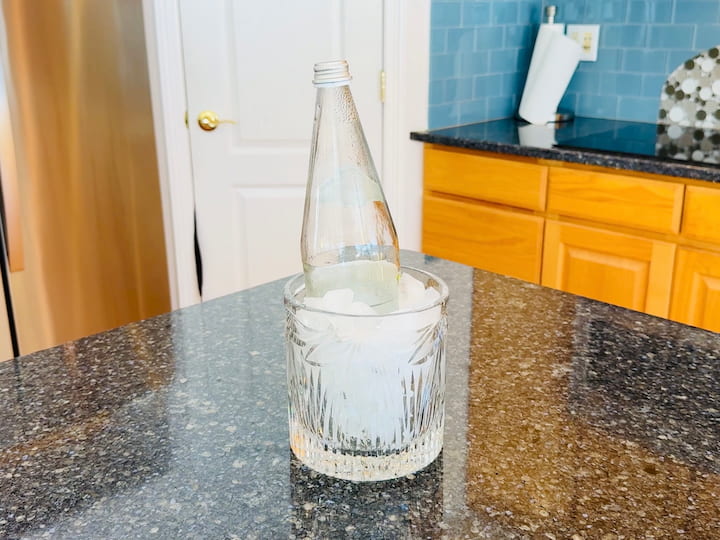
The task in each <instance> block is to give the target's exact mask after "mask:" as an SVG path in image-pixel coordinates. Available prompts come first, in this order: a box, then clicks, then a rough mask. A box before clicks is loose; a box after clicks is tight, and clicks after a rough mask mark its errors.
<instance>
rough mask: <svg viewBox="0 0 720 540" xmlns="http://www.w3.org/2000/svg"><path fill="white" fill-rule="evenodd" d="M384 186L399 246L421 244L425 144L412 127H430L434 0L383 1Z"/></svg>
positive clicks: (415, 128)
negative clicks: (413, 135) (413, 134)
mask: <svg viewBox="0 0 720 540" xmlns="http://www.w3.org/2000/svg"><path fill="white" fill-rule="evenodd" d="M384 14H385V21H384V41H385V44H384V46H385V51H384V59H383V60H384V69H385V73H386V77H387V79H386V93H385V107H384V111H383V153H382V162H383V166H382V169H383V187H384V189H385V194H386V196H387V199H388V205H389V206H390V210H391V211H392V214H393V219H394V221H395V226H396V228H397V231H398V238H399V241H400V246H401V247H403V248H405V249H415V250H419V249H420V242H421V230H422V191H423V145H422V144H419V143H418V142H417V141H412V140H410V137H409V135H408V134H409V133H410V132H411V131H422V130H425V129H427V121H428V120H427V119H428V80H429V77H430V71H429V70H430V67H429V65H430V0H398V1H395V0H392V1H388V0H385V1H384Z"/></svg>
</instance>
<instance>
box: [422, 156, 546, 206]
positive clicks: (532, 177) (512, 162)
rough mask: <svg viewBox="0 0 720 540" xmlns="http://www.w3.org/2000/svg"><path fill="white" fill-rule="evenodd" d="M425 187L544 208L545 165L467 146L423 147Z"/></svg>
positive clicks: (516, 204) (443, 191)
mask: <svg viewBox="0 0 720 540" xmlns="http://www.w3.org/2000/svg"><path fill="white" fill-rule="evenodd" d="M424 165H425V167H424V168H425V190H427V191H433V192H436V193H449V194H452V195H459V196H461V197H469V198H472V199H478V200H482V201H487V202H493V203H500V204H507V205H510V206H515V207H517V208H527V209H529V210H544V209H545V194H546V191H547V174H548V168H547V167H545V166H542V165H536V164H533V163H529V162H528V161H527V160H525V161H523V160H520V159H512V158H497V157H488V156H487V155H486V154H479V153H477V152H470V151H467V150H449V149H444V148H440V147H435V146H429V147H426V148H425V164H424Z"/></svg>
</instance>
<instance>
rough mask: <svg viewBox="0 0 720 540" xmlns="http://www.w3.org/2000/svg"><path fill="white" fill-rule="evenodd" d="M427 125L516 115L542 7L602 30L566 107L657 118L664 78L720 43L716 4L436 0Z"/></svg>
mask: <svg viewBox="0 0 720 540" xmlns="http://www.w3.org/2000/svg"><path fill="white" fill-rule="evenodd" d="M431 2H432V4H431V5H432V8H431V33H430V64H431V65H430V77H431V80H430V102H429V118H428V121H429V126H430V127H431V128H438V127H443V126H450V125H458V124H462V123H470V122H480V121H484V120H490V119H495V118H503V117H508V116H512V115H513V114H515V112H516V110H517V107H518V104H519V102H520V97H521V96H522V90H523V86H524V83H525V76H526V73H527V68H528V66H529V63H530V56H531V54H532V47H533V44H534V40H535V35H536V33H537V27H538V24H539V23H540V19H541V14H542V10H543V8H544V6H545V5H546V4H555V5H556V6H558V14H557V20H558V22H562V23H566V24H575V23H577V24H600V25H601V26H600V48H599V51H598V60H597V62H581V63H580V66H579V67H578V70H577V72H576V73H575V75H574V76H573V79H572V81H571V82H570V86H569V87H568V90H567V92H566V95H565V96H564V97H563V100H562V101H561V104H560V106H561V107H563V108H567V109H570V110H573V111H574V112H575V113H576V114H577V115H580V116H590V117H598V118H610V119H621V120H636V121H641V122H654V121H655V120H656V118H657V112H658V108H659V102H660V92H661V89H662V86H663V82H664V81H665V79H666V78H667V76H668V75H669V74H670V73H671V72H672V71H673V70H674V69H675V68H676V67H677V66H678V65H680V64H681V63H683V62H684V61H685V60H687V59H688V58H690V57H692V56H694V55H695V54H697V53H699V52H701V51H702V50H705V49H708V48H710V47H713V46H715V45H718V44H720V0H602V1H601V0H431Z"/></svg>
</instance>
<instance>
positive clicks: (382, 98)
mask: <svg viewBox="0 0 720 540" xmlns="http://www.w3.org/2000/svg"><path fill="white" fill-rule="evenodd" d="M386 89H387V76H386V75H385V70H384V69H383V70H381V71H380V103H385V90H386Z"/></svg>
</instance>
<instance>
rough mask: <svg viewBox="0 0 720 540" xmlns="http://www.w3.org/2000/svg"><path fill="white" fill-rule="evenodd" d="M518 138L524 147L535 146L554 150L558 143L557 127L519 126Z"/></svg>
mask: <svg viewBox="0 0 720 540" xmlns="http://www.w3.org/2000/svg"><path fill="white" fill-rule="evenodd" d="M518 138H519V139H520V144H521V145H522V146H534V147H535V148H552V147H553V146H555V143H556V142H557V141H556V140H555V126H554V125H549V126H537V125H533V124H527V125H525V126H518Z"/></svg>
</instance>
